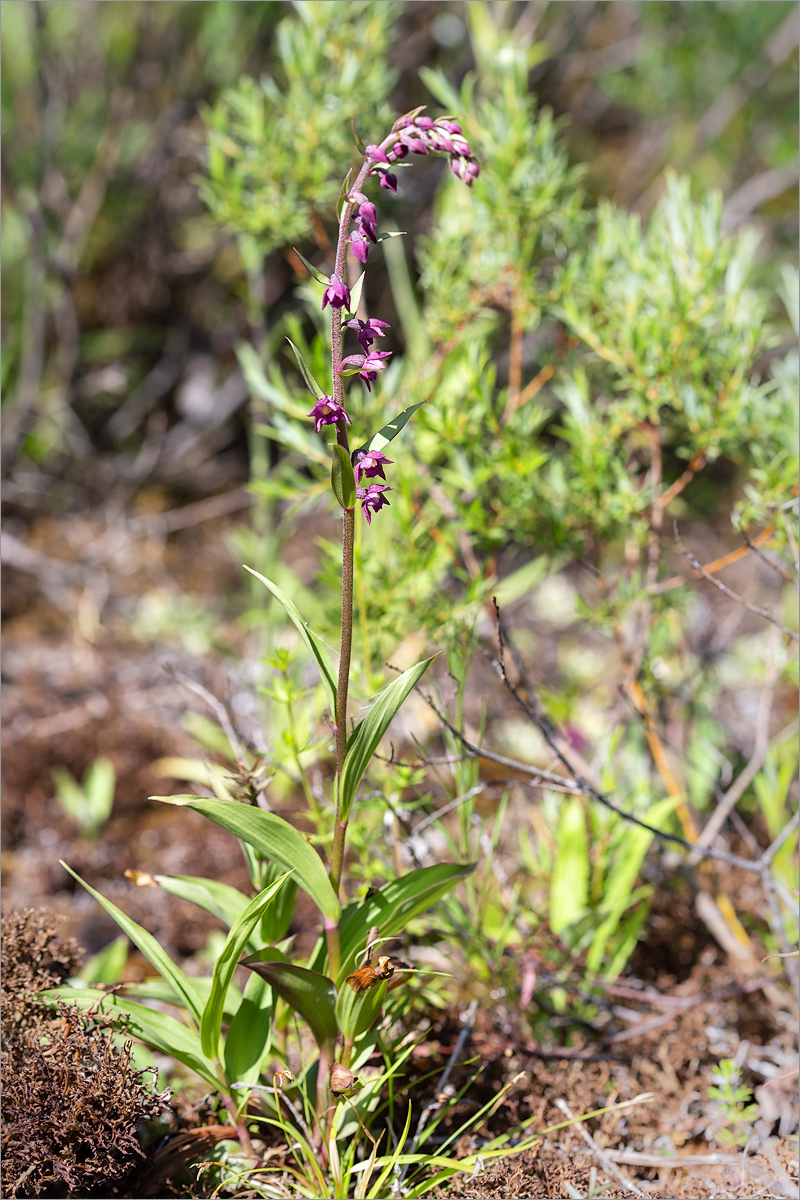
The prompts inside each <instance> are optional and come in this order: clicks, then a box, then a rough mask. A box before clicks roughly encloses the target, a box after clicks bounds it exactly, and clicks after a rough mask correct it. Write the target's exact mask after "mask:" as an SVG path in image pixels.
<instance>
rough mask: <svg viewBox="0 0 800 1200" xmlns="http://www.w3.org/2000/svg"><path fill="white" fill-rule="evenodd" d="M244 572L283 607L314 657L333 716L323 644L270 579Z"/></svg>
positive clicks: (333, 688) (333, 700)
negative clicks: (262, 585)
mask: <svg viewBox="0 0 800 1200" xmlns="http://www.w3.org/2000/svg"><path fill="white" fill-rule="evenodd" d="M245 571H249V572H250V574H251V575H254V576H255V578H256V579H258V580H259V582H260V583H263V584H264V587H265V588H267V589H268V590H269V591H270V592H272V594H273V596H274V597H275V599H276V600H277V601H278V603H279V604H281V605H282V606H283V608H284V610H285V612H286V615H287V616H288V617H289V620H290V621H291V622H292V624H293V625H294V627H295V629H296V630H297V632H298V633H299V634H300V637H301V638H302V639H303V642H304V643H305V645H306V647H307V648H308V649H309V650H310V651H311V653H312V655H313V656H314V659H315V661H316V664H317V668H318V670H319V676H320V679H321V680H322V686H323V687H324V688H325V694H326V696H327V697H328V704H329V706H330V710H331V714H335V712H336V676H335V675H334V673H333V666H332V664H331V660H330V655H329V654H328V649H327V647H326V646H325V643H324V642H323V641H322V639H321V638H319V637H317V635H316V634H315V633H314V631H313V630H312V629H310V628H309V625H308V622H307V621H304V620H303V618H302V617H301V616H300V613H299V611H298V609H297V606H296V605H295V604H294V602H293V601H292V600H290V599H289V597H288V596H287V595H286V593H285V592H282V591H281V589H280V588H279V587H278V585H277V584H275V583H273V582H272V580H271V579H267V578H266V576H264V575H260V574H259V572H258V571H254V570H253V568H252V567H245Z"/></svg>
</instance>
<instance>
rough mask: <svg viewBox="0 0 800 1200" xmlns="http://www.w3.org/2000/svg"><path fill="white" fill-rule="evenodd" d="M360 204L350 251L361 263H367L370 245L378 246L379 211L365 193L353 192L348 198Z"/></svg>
mask: <svg viewBox="0 0 800 1200" xmlns="http://www.w3.org/2000/svg"><path fill="white" fill-rule="evenodd" d="M348 199H349V200H354V201H355V202H356V203H357V204H358V211H357V213H356V218H355V226H356V227H355V229H354V230H353V231H352V233H351V234H350V237H349V239H348V240H349V242H350V249H351V250H352V251H353V254H355V256H356V258H357V259H358V260H359V262H362V263H365V262H366V261H367V255H368V254H369V244H370V242H372V244H373V246H377V244H378V210H377V209H376V207H375V205H374V204H373V203H372V201H371V200H368V199H367V197H366V196H365V195H364V193H363V192H352V193H351V195H350V196H349V197H348Z"/></svg>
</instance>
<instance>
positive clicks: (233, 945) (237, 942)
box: [200, 872, 288, 1058]
mask: <svg viewBox="0 0 800 1200" xmlns="http://www.w3.org/2000/svg"><path fill="white" fill-rule="evenodd" d="M287 878H288V872H287V874H286V875H281V877H280V878H279V879H277V880H276V881H275V882H274V883H271V884H270V885H269V887H266V888H264V890H263V892H259V894H258V895H257V896H254V897H253V899H252V900H251V901H250V903H249V904H248V906H247V908H246V909H245V910H244V912H243V913H242V914H241V915H240V916H239V918H238V920H237V921H236V924H235V925H234V926H233V928H232V929H231V931H230V933H229V934H228V937H227V939H226V941H225V945H224V946H223V948H222V953H221V954H220V956H219V958H218V959H217V961H216V963H215V964H214V978H213V981H212V984H211V995H210V996H209V998H208V1003H207V1004H206V1006H205V1008H204V1009H203V1018H202V1020H201V1022H200V1041H201V1043H202V1046H203V1053H204V1054H207V1055H208V1056H209V1058H211V1057H214V1056H215V1055H216V1054H217V1051H218V1048H219V1032H220V1028H221V1026H222V1009H223V1005H224V1002H225V994H226V992H227V990H228V988H229V987H230V984H231V980H232V979H233V973H234V971H235V970H236V968H237V966H238V965H239V959H240V958H241V956H242V953H243V951H244V948H245V946H246V945H247V940H248V938H249V937H250V934H251V933H252V932H253V930H254V929H255V927H256V925H257V924H258V922H259V921H260V920H261V918H262V916H263V915H264V913H265V912H266V910H267V907H268V906H269V905H270V904H271V903H272V899H273V897H274V895H275V893H276V892H277V891H279V890H280V888H281V887H282V886H283V882H284V880H285V879H287Z"/></svg>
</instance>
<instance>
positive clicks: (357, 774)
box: [339, 654, 438, 818]
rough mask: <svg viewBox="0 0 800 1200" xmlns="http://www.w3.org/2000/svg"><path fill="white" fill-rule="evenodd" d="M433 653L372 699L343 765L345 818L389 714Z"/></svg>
mask: <svg viewBox="0 0 800 1200" xmlns="http://www.w3.org/2000/svg"><path fill="white" fill-rule="evenodd" d="M436 657H438V656H437V655H435V654H434V655H433V657H432V658H427V659H425V661H424V662H421V663H417V664H416V666H414V667H409V669H408V670H407V671H404V672H403V674H402V675H400V676H398V678H397V679H393V680H392V682H391V683H390V684H388V685H387V686H386V687H385V688H383V690H382V691H380V692H378V694H377V696H375V698H374V699H373V701H372V705H371V707H370V710H369V712H368V713H367V715H366V716H365V717H364V719H363V721H362V722H361V723H360V725H359V726H358V728H357V730H356V733H355V737H354V738H353V740H352V742H351V744H350V747H349V749H348V751H347V757H346V758H345V760H344V767H343V768H342V775H341V781H340V793H339V802H340V804H341V811H342V814H343V816H344V817H345V818H346V817H347V815H348V814H349V812H350V808H351V806H352V804H353V800H354V799H355V795H356V791H357V790H358V785H359V784H360V783H361V780H362V778H363V776H364V772H365V771H366V769H367V767H368V766H369V764H370V761H371V759H372V756H373V754H374V753H375V750H376V749H377V747H378V743H379V742H380V740H381V738H382V737H383V735H384V733H385V732H386V730H387V729H388V727H389V723H390V721H391V720H392V717H393V716H394V715H395V713H396V712H397V710H398V709H399V708H400V705H401V704H402V703H403V701H404V700H405V698H406V696H407V695H408V693H409V692H410V691H411V689H412V688H413V687H414V686H415V684H416V683H417V682H418V681H419V680H420V679H421V678H422V676H423V675H424V673H425V672H426V671H427V669H428V667H429V666H430V664H431V663H432V662H433V659H434V658H436Z"/></svg>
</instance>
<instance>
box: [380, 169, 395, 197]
mask: <svg viewBox="0 0 800 1200" xmlns="http://www.w3.org/2000/svg"><path fill="white" fill-rule="evenodd" d="M378 182H379V183H380V185H381V187H382V188H386V190H387V192H391V193H392V194H393V195H396V194H397V176H396V175H394V174H393V173H392V172H391V171H378Z"/></svg>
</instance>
